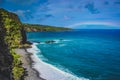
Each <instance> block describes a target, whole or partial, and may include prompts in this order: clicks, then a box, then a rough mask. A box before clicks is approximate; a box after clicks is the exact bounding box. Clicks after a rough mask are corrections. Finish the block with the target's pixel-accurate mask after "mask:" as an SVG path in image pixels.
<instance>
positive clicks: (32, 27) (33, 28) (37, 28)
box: [23, 24, 71, 32]
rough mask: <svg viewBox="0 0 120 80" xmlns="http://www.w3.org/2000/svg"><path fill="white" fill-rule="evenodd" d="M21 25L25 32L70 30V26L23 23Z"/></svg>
mask: <svg viewBox="0 0 120 80" xmlns="http://www.w3.org/2000/svg"><path fill="white" fill-rule="evenodd" d="M23 26H24V29H25V30H26V31H27V32H32V31H33V32H35V31H63V30H71V29H70V28H64V27H55V26H48V25H39V24H23Z"/></svg>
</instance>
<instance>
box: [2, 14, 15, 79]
mask: <svg viewBox="0 0 120 80" xmlns="http://www.w3.org/2000/svg"><path fill="white" fill-rule="evenodd" d="M2 19H3V18H2V16H1V13H0V79H1V80H11V79H12V76H11V75H12V62H13V58H12V55H11V54H10V51H9V49H8V45H7V43H6V42H5V36H6V29H5V27H4V24H3V23H2Z"/></svg>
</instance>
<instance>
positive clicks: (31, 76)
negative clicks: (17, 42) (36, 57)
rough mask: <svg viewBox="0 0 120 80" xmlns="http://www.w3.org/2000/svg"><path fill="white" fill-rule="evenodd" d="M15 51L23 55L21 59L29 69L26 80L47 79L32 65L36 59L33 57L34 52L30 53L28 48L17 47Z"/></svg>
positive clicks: (27, 69)
mask: <svg viewBox="0 0 120 80" xmlns="http://www.w3.org/2000/svg"><path fill="white" fill-rule="evenodd" d="M15 52H16V53H17V54H19V55H20V56H21V57H20V60H21V61H22V63H23V67H24V68H25V69H26V71H27V75H25V80H45V79H43V78H41V77H40V76H39V75H40V73H39V72H38V71H37V70H36V69H34V68H32V65H33V64H34V61H33V60H32V59H31V55H32V53H29V52H28V51H27V49H26V48H22V49H15Z"/></svg>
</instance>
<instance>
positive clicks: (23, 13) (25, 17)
mask: <svg viewBox="0 0 120 80" xmlns="http://www.w3.org/2000/svg"><path fill="white" fill-rule="evenodd" d="M12 12H14V13H16V14H17V15H18V16H19V17H20V18H22V19H23V20H28V19H30V18H32V17H33V16H32V14H31V13H30V10H16V11H12Z"/></svg>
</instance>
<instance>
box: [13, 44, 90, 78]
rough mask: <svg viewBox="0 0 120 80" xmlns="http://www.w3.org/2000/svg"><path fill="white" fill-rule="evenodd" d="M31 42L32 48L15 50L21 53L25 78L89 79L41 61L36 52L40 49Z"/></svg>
mask: <svg viewBox="0 0 120 80" xmlns="http://www.w3.org/2000/svg"><path fill="white" fill-rule="evenodd" d="M36 45H38V44H37V43H33V44H32V45H31V46H32V48H23V49H16V50H15V52H16V53H17V54H19V55H21V58H20V60H21V61H22V63H23V67H24V68H25V69H26V71H27V73H28V75H27V76H25V80H89V79H86V78H84V77H77V76H75V75H73V74H71V73H68V72H65V71H63V70H60V69H58V68H57V67H55V66H53V65H51V64H48V63H46V62H43V61H42V60H41V59H39V58H38V56H37V54H36V53H40V52H41V51H40V50H39V49H38V48H37V46H36Z"/></svg>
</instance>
